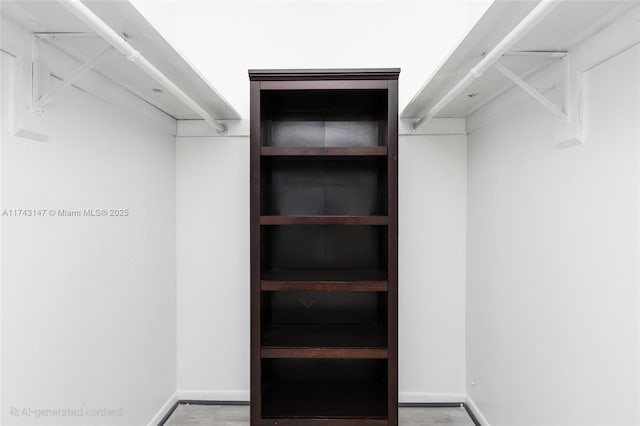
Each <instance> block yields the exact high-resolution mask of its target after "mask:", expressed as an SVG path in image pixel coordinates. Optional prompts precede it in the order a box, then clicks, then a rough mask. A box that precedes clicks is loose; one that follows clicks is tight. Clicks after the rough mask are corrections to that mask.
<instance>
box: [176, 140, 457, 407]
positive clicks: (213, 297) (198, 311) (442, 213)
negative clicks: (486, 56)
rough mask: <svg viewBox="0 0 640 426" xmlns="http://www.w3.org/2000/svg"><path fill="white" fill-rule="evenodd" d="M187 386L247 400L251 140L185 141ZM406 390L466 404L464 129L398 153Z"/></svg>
mask: <svg viewBox="0 0 640 426" xmlns="http://www.w3.org/2000/svg"><path fill="white" fill-rule="evenodd" d="M176 157H177V166H176V173H177V186H176V191H177V206H178V208H177V254H178V255H177V265H178V266H177V273H178V394H179V396H180V397H181V398H185V399H191V398H193V399H210V400H248V399H249V140H248V138H246V137H236V138H232V137H229V138H203V137H179V138H177V149H176ZM399 170H400V175H399V197H400V201H399V209H400V235H399V241H400V245H399V251H400V254H399V257H400V264H399V280H400V284H399V285H400V302H399V303H400V310H399V311H400V317H399V321H400V327H399V328H400V336H399V341H400V367H399V368H400V373H399V374H400V398H401V400H403V401H409V402H442V401H447V402H451V401H463V400H464V395H465V375H464V344H465V343H464V315H465V313H464V286H465V275H464V270H465V240H466V233H465V225H466V216H465V212H466V209H465V205H466V137H465V136H464V135H460V136H455V135H451V136H406V137H401V138H400V155H399Z"/></svg>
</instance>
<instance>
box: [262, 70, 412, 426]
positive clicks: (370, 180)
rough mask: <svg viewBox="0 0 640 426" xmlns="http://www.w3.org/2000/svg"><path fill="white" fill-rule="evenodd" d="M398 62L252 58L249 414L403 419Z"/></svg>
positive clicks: (371, 425)
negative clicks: (278, 65)
mask: <svg viewBox="0 0 640 426" xmlns="http://www.w3.org/2000/svg"><path fill="white" fill-rule="evenodd" d="M398 74H399V70H398V69H373V70H366V69H365V70H252V71H249V78H250V81H251V83H250V84H251V425H252V426H258V425H260V426H263V425H294V424H295V425H320V424H321V425H326V426H329V425H344V426H346V425H350V426H357V425H362V426H364V425H367V426H376V425H393V426H395V425H397V423H398V410H397V405H398V328H397V326H398V325H397V316H398V308H397V307H398V292H397V281H398V279H397V263H398V241H397V240H398V189H397V184H398V124H397V120H398Z"/></svg>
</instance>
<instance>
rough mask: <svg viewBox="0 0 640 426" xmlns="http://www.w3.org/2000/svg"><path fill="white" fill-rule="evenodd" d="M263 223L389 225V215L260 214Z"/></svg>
mask: <svg viewBox="0 0 640 426" xmlns="http://www.w3.org/2000/svg"><path fill="white" fill-rule="evenodd" d="M260 224H261V225H388V224H389V218H388V217H387V216H341V215H304V216H260Z"/></svg>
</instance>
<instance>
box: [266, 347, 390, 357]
mask: <svg viewBox="0 0 640 426" xmlns="http://www.w3.org/2000/svg"><path fill="white" fill-rule="evenodd" d="M260 353H261V356H262V358H327V359H329V358H345V359H386V358H387V353H388V352H387V349H386V348H295V347H282V348H280V347H264V346H263V347H262V350H261V352H260Z"/></svg>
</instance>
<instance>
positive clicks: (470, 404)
mask: <svg viewBox="0 0 640 426" xmlns="http://www.w3.org/2000/svg"><path fill="white" fill-rule="evenodd" d="M467 406H468V407H469V409H470V410H471V411H472V412H473V415H474V416H476V419H477V420H478V421H479V422H480V424H481V425H482V426H491V424H490V423H489V422H488V421H487V419H486V417H485V416H484V415H483V414H482V411H480V409H479V408H478V406H477V405H476V403H475V402H473V399H471V397H470V396H469V395H467Z"/></svg>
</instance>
